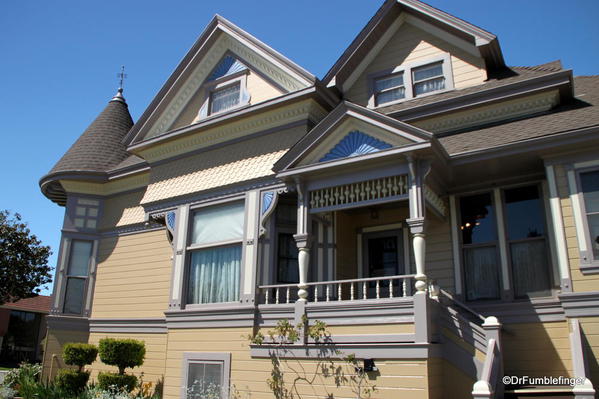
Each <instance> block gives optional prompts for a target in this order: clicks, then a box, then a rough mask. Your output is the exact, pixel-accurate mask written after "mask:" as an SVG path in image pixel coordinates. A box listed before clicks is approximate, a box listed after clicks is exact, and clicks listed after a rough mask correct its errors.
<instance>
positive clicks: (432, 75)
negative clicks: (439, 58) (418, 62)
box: [412, 62, 445, 97]
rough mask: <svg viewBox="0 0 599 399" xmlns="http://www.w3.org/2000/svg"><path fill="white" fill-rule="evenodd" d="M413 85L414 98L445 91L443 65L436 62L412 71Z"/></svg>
mask: <svg viewBox="0 0 599 399" xmlns="http://www.w3.org/2000/svg"><path fill="white" fill-rule="evenodd" d="M412 84H413V85H414V97H416V96H419V95H421V94H425V93H430V92H432V91H437V90H443V89H444V88H445V76H443V63H442V62H436V63H434V64H429V65H424V66H421V67H418V68H414V69H412Z"/></svg>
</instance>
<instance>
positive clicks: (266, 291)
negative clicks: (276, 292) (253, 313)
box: [264, 288, 270, 305]
mask: <svg viewBox="0 0 599 399" xmlns="http://www.w3.org/2000/svg"><path fill="white" fill-rule="evenodd" d="M269 292H270V289H269V288H267V289H266V290H265V292H264V301H265V303H266V304H267V305H268V297H269Z"/></svg>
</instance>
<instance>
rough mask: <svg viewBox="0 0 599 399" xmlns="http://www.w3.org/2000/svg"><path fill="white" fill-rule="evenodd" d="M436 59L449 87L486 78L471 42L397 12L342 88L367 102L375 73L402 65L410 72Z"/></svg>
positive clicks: (460, 86)
mask: <svg viewBox="0 0 599 399" xmlns="http://www.w3.org/2000/svg"><path fill="white" fill-rule="evenodd" d="M435 62H442V63H445V64H446V65H444V70H445V71H446V74H447V75H448V76H446V85H447V86H446V88H448V89H449V88H456V89H461V88H464V87H468V86H473V85H477V84H481V83H483V82H484V81H485V80H486V78H487V72H486V69H485V61H484V59H483V58H482V57H481V56H480V55H478V54H477V51H476V48H475V47H474V46H471V45H468V44H467V43H465V42H463V41H462V40H461V39H457V38H453V37H451V36H450V35H449V34H447V33H444V32H441V31H440V30H438V29H436V28H434V27H432V26H431V25H429V24H427V23H426V22H423V21H420V20H418V19H416V18H415V17H411V16H408V17H405V16H400V17H399V18H398V19H397V20H396V21H395V22H394V23H393V24H392V25H391V27H390V28H389V30H388V32H387V33H386V35H385V36H384V37H383V38H381V43H380V44H379V47H378V48H375V47H373V49H372V50H371V52H370V53H369V54H368V56H367V57H365V58H364V60H363V62H362V63H361V64H360V65H359V66H358V68H356V70H355V71H354V72H353V73H352V74H351V75H350V76H349V77H348V79H347V81H346V82H345V85H344V87H343V89H344V90H345V93H346V97H347V98H348V99H349V100H350V101H352V102H355V103H357V104H361V105H364V106H366V105H368V104H369V100H370V97H371V95H372V91H373V88H372V85H373V78H374V77H375V76H378V75H384V74H385V73H390V72H391V71H394V70H395V71H396V70H402V69H404V67H407V68H406V69H405V70H406V72H407V73H409V71H410V68H411V67H416V66H418V65H426V64H428V63H435ZM371 105H372V104H371Z"/></svg>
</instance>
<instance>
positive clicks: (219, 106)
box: [210, 81, 241, 114]
mask: <svg viewBox="0 0 599 399" xmlns="http://www.w3.org/2000/svg"><path fill="white" fill-rule="evenodd" d="M240 94H241V83H240V82H239V81H237V82H236V83H234V84H232V85H227V86H225V87H221V88H218V89H215V90H213V91H211V92H210V114H215V113H217V112H222V111H226V110H228V109H230V108H233V107H235V106H236V105H238V104H239V102H240Z"/></svg>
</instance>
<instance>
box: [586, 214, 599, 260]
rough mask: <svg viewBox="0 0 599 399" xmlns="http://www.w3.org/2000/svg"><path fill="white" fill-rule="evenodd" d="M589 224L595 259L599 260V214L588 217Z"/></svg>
mask: <svg viewBox="0 0 599 399" xmlns="http://www.w3.org/2000/svg"><path fill="white" fill-rule="evenodd" d="M587 221H588V223H589V234H590V235H591V246H592V247H593V257H594V258H595V259H599V214H596V215H589V216H587Z"/></svg>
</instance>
